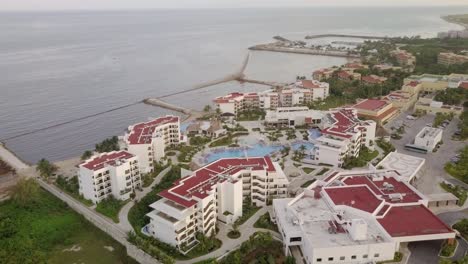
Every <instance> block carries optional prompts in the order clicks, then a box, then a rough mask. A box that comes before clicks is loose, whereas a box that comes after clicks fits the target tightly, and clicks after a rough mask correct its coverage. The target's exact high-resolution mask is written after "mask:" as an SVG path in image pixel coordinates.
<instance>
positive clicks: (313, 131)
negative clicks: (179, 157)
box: [309, 128, 322, 139]
mask: <svg viewBox="0 0 468 264" xmlns="http://www.w3.org/2000/svg"><path fill="white" fill-rule="evenodd" d="M321 135H322V133H320V130H319V129H317V128H313V129H309V139H317V138H319V137H320V136H321Z"/></svg>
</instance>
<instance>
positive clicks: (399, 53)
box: [391, 49, 416, 67]
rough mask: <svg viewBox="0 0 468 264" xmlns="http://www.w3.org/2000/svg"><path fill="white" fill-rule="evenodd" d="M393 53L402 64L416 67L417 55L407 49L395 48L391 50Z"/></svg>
mask: <svg viewBox="0 0 468 264" xmlns="http://www.w3.org/2000/svg"><path fill="white" fill-rule="evenodd" d="M391 55H392V56H393V57H394V58H395V59H396V60H397V62H398V64H399V65H401V66H406V67H414V66H415V65H416V57H415V56H414V55H413V54H411V53H409V52H408V51H406V50H399V49H398V50H394V51H392V52H391Z"/></svg>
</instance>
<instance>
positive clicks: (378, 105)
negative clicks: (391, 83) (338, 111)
mask: <svg viewBox="0 0 468 264" xmlns="http://www.w3.org/2000/svg"><path fill="white" fill-rule="evenodd" d="M352 108H355V109H356V110H357V113H358V116H359V117H360V118H364V119H372V120H374V121H376V122H377V123H379V124H383V123H385V122H388V121H389V120H391V119H392V118H394V117H396V116H397V115H398V113H399V111H398V109H397V108H396V107H394V106H393V104H392V103H391V102H389V101H386V100H378V99H365V100H362V101H360V102H358V103H357V104H355V105H354V106H352Z"/></svg>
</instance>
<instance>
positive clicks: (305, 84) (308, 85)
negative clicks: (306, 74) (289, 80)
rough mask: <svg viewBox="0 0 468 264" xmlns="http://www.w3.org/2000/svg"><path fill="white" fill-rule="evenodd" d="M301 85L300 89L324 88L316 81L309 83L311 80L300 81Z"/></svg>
mask: <svg viewBox="0 0 468 264" xmlns="http://www.w3.org/2000/svg"><path fill="white" fill-rule="evenodd" d="M301 85H302V87H304V88H307V89H317V88H324V86H323V85H321V83H320V82H317V81H315V82H314V81H311V80H302V81H301Z"/></svg>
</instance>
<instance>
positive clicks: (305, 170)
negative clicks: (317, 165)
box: [302, 167, 315, 174]
mask: <svg viewBox="0 0 468 264" xmlns="http://www.w3.org/2000/svg"><path fill="white" fill-rule="evenodd" d="M302 170H303V171H304V172H305V173H307V174H309V173H311V172H313V171H314V170H315V169H314V168H309V167H304V168H302Z"/></svg>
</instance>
